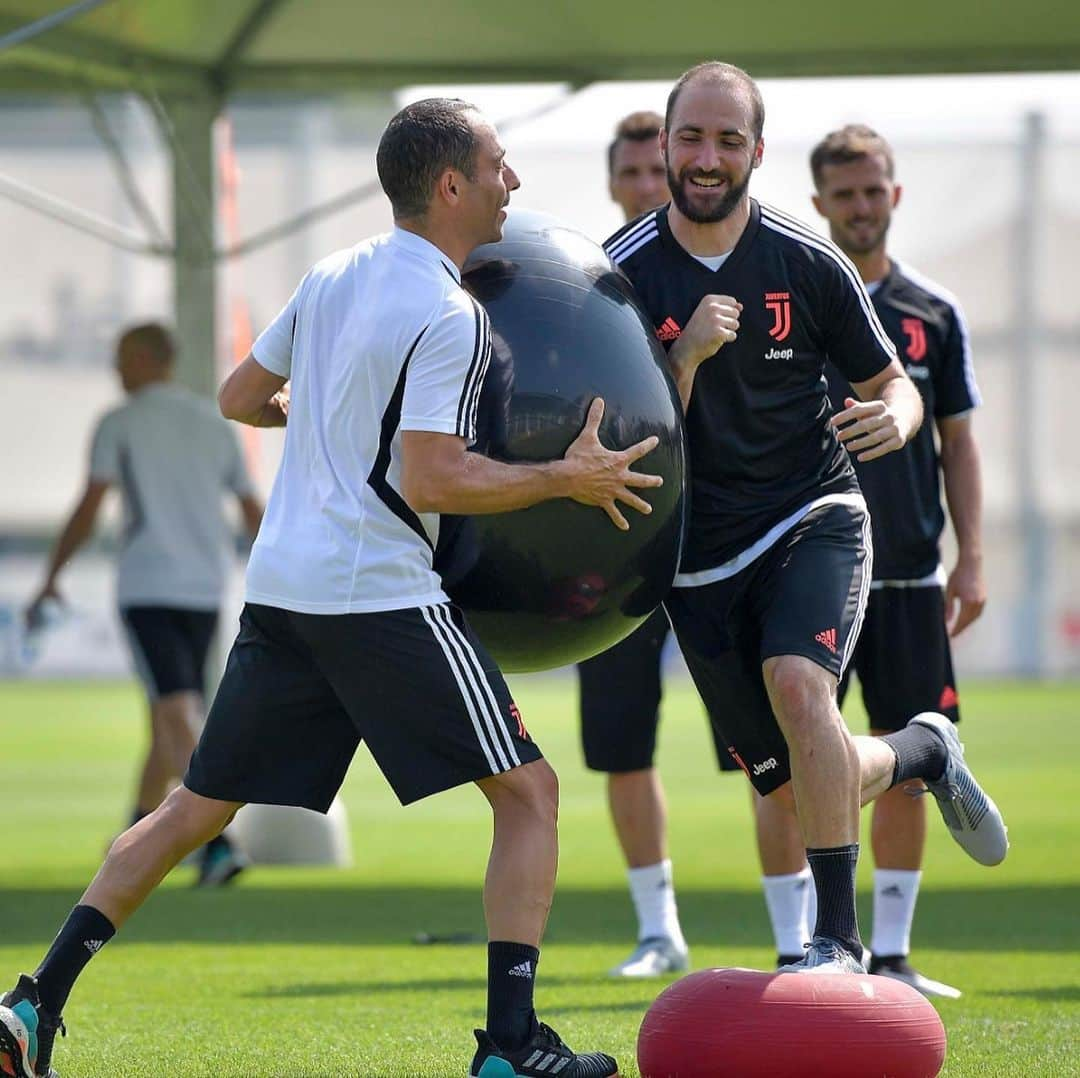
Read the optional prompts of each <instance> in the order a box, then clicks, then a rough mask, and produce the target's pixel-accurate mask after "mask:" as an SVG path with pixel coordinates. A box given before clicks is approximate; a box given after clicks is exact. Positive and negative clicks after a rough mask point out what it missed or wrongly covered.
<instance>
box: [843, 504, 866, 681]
mask: <svg viewBox="0 0 1080 1078" xmlns="http://www.w3.org/2000/svg"><path fill="white" fill-rule="evenodd" d="M862 514H863V523H862V541H863V548H864V549H865V550H866V558H865V559H864V560H863V564H862V574H863V575H862V580H860V581H859V607H858V610H857V612H856V614H855V623H854V625H852V627H851V632H850V633H848V638H847V643H846V644H845V645H844V654H843V655H842V656H841V657H840V676H841V677H843V676H844V671H845V670H847V665H848V663H849V662H850V661H851V656H852V655H854V654H855V645H856V644H857V643H858V642H859V634H860V633H861V632H862V627H863V621H864V619H865V618H866V607H867V604H868V603H869V601H870V587H871V584H872V582H873V579H874V535H873V532H872V531H871V529H870V513H869V512H868V511H867V509H866V507H865V506H863V511H862Z"/></svg>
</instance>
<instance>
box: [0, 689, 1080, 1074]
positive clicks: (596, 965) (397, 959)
mask: <svg viewBox="0 0 1080 1078" xmlns="http://www.w3.org/2000/svg"><path fill="white" fill-rule="evenodd" d="M514 690H515V695H516V696H517V698H518V702H519V703H520V705H521V708H522V711H523V713H524V715H525V718H526V721H527V722H528V724H529V727H530V729H531V730H532V732H533V734H534V736H535V737H536V738H537V740H538V741H540V743H541V744H542V745H543V746H544V748H545V750H546V752H547V755H548V756H549V758H550V759H551V760H552V762H553V763H554V764H555V766H556V768H557V770H558V771H559V772H560V775H561V778H562V822H561V832H562V865H561V870H560V883H559V889H558V892H557V894H556V898H555V907H554V910H553V912H552V916H551V923H550V930H549V936H548V942H547V945H546V947H545V951H544V961H543V965H542V967H541V978H540V982H539V985H538V1005H539V1008H540V1011H541V1014H542V1016H543V1017H544V1018H545V1019H547V1020H548V1021H549V1022H551V1023H552V1024H553V1025H555V1026H556V1028H558V1029H559V1030H560V1032H561V1033H562V1034H563V1035H564V1037H565V1038H566V1039H567V1041H568V1042H569V1043H571V1044H573V1045H575V1046H580V1047H583V1048H586V1047H587V1048H604V1049H606V1050H608V1051H611V1052H613V1053H614V1054H616V1055H617V1056H618V1057H619V1058H620V1060H621V1062H622V1065H623V1069H622V1074H623V1075H624V1076H625V1078H629V1076H632V1075H636V1074H637V1070H636V1068H635V1066H634V1040H635V1036H636V1033H637V1028H638V1025H639V1023H640V1021H641V1018H642V1015H643V1014H644V1012H645V1010H646V1008H647V1007H648V1005H649V1003H650V1002H651V1000H652V999H653V998H654V996H655V995H656V993H657V992H658V991H659V988H660V987H661V986H659V985H656V984H652V983H629V984H625V983H613V982H611V981H608V980H606V979H605V978H604V977H603V975H602V974H603V971H604V970H606V969H607V968H608V967H609V966H611V965H613V964H614V963H615V962H616V961H618V960H620V959H621V958H623V957H625V955H626V953H628V950H629V948H630V946H631V944H632V942H633V941H632V935H633V930H634V926H633V918H632V912H631V908H630V904H629V899H628V897H627V895H626V891H625V887H624V884H623V873H622V867H621V864H620V859H619V856H618V854H617V852H616V848H615V844H614V841H613V839H612V837H611V833H610V828H609V825H608V822H607V819H606V811H605V806H604V795H603V784H602V780H601V779H600V778H599V777H597V776H594V775H590V774H588V773H586V772H585V771H584V770H583V769H582V767H581V764H580V762H579V753H578V749H577V742H576V729H575V722H574V714H573V682H572V681H571V680H570V679H568V678H553V677H546V678H528V679H517V680H516V681H515V685H514ZM963 706H964V708H965V713H966V715H967V721H966V722H965V725H964V734H965V740H966V742H967V743H968V746H969V752H970V756H971V758H972V759H973V761H974V762H975V763H976V764H977V765H978V770H979V774H980V776H981V777H983V778H984V780H985V782H986V784H987V785H988V787H989V788H990V789H991V791H992V793H993V794H994V796H995V797H996V799H997V800H998V803H999V804H1000V805H1001V807H1002V810H1003V812H1004V813H1005V815H1006V818H1007V820H1008V822H1009V825H1010V834H1011V838H1012V841H1013V850H1012V853H1011V854H1010V856H1009V859H1008V861H1007V862H1006V863H1005V864H1004V865H1003V866H1001V867H1000V868H997V869H983V868H980V867H979V866H977V865H975V864H973V863H972V862H970V861H968V860H967V858H966V857H965V856H964V855H963V854H962V853H961V852H960V851H959V850H958V849H957V848H956V847H955V845H954V844H953V843H952V841H951V840H950V839H949V838H948V837H947V836H946V834H945V832H944V829H943V828H942V827H941V826H940V823H938V822H937V821H936V820H934V821H933V823H932V830H931V841H930V847H929V850H928V853H927V861H926V874H925V878H924V889H923V895H922V898H921V900H920V904H919V913H918V916H917V918H916V924H915V936H914V950H915V952H916V956H917V959H918V962H919V964H920V966H921V967H922V968H924V969H925V970H926V971H927V972H928V973H929V974H930V975H932V976H934V977H939V978H941V979H943V980H945V981H948V982H950V983H953V984H957V985H959V986H961V987H962V988H963V989H964V990H965V995H964V998H963V999H961V1000H959V1001H955V1002H952V1001H945V1002H943V1003H942V1004H941V1006H940V1012H941V1015H942V1018H943V1019H944V1021H945V1025H946V1027H947V1029H948V1030H949V1036H950V1048H949V1059H948V1062H947V1064H946V1067H945V1070H944V1071H943V1074H945V1075H947V1076H948V1078H962V1076H963V1078H996V1076H1005V1075H1008V1076H1017V1078H1020V1076H1023V1078H1029V1076H1035V1075H1039V1076H1043V1075H1045V1076H1053V1078H1062V1076H1065V1075H1077V1074H1080V1066H1078V1064H1077V1059H1078V1058H1080V1051H1078V1046H1080V927H1078V920H1080V888H1078V882H1080V857H1078V853H1077V851H1078V849H1080V813H1078V812H1077V789H1076V787H1077V764H1076V761H1077V759H1078V758H1080V724H1078V722H1077V719H1078V718H1080V687H1077V686H1042V685H1027V684H998V685H983V686H971V687H969V688H968V690H967V692H966V694H965V697H964V700H963ZM0 716H2V721H0V791H2V792H0V805H2V807H3V824H4V826H3V831H2V834H3V840H4V845H3V858H2V862H0V982H2V981H8V980H11V979H13V977H14V975H15V973H17V972H18V971H19V970H20V969H28V968H33V966H34V965H35V964H36V962H37V960H38V959H39V958H40V956H41V954H42V952H43V949H44V948H45V947H46V946H47V945H48V942H49V940H50V938H51V937H52V935H53V933H54V932H55V930H56V928H57V926H58V924H59V922H60V920H61V919H62V918H63V916H64V914H65V913H66V912H67V910H68V908H69V907H70V905H71V904H72V902H73V901H74V900H75V898H76V897H77V895H78V893H79V890H80V889H81V886H82V885H83V884H84V883H85V881H86V880H87V878H88V877H89V875H90V873H92V872H93V870H94V869H95V868H96V866H97V862H98V859H99V857H100V855H101V853H102V851H103V848H104V845H105V843H106V841H107V839H108V837H109V835H110V834H111V833H112V832H113V831H115V830H116V829H117V827H118V825H119V824H120V822H121V821H122V819H123V818H124V816H125V814H126V812H127V810H128V808H129V805H128V801H129V798H130V791H131V784H132V776H133V770H134V762H135V757H136V755H137V752H138V750H139V747H140V745H141V737H142V726H141V724H142V718H141V705H140V702H139V698H138V695H137V693H136V691H135V689H134V688H133V687H132V686H129V685H99V684H94V685H82V684H75V685H72V684H68V685H20V684H11V683H8V684H4V685H0ZM852 721H853V725H855V726H856V727H857V728H858V724H859V721H860V720H859V719H857V718H854V717H853V719H852ZM298 751H299V750H298ZM660 763H661V767H662V770H663V773H664V776H665V779H666V781H667V786H668V791H669V800H670V813H671V845H672V852H673V858H674V861H675V868H676V883H677V885H678V891H679V902H680V909H681V912H682V918H683V924H684V928H685V930H686V934H687V936H688V938H689V939H690V941H691V945H692V948H693V959H694V964H695V966H696V967H698V968H700V967H703V966H707V965H746V966H755V967H759V968H767V967H768V965H769V963H770V962H771V960H772V955H773V952H772V948H771V946H770V940H769V932H768V923H767V919H766V916H765V912H764V905H763V902H762V899H761V896H760V893H759V891H758V886H757V871H756V867H755V861H754V855H753V848H752V843H751V835H750V829H749V826H748V819H749V817H748V807H747V796H746V789H745V783H744V782H743V781H742V780H741V779H740V778H739V777H738V776H727V777H719V776H718V775H717V774H716V773H715V771H714V766H713V763H712V760H711V750H710V749H709V748H708V741H707V737H706V733H705V729H704V726H703V723H702V720H701V717H700V711H699V708H698V705H697V704H696V701H695V698H694V697H693V695H692V691H691V690H690V689H689V687H688V686H686V685H685V684H683V683H681V682H680V683H677V684H675V685H673V686H671V687H670V688H669V693H668V698H667V701H666V703H665V722H664V726H663V735H662V750H661V760H660ZM344 796H345V800H346V803H347V806H348V809H349V815H350V819H351V826H352V837H353V843H354V847H355V851H356V865H357V867H356V868H355V869H353V870H351V871H348V872H339V871H329V870H317V869H262V870H258V871H252V872H250V873H249V874H248V875H247V876H246V877H245V878H244V879H243V880H242V881H240V883H239V884H238V886H237V887H236V888H234V889H232V890H228V891H220V892H210V893H203V892H194V891H192V890H190V889H189V888H188V884H189V882H190V875H191V870H189V869H180V870H178V871H177V872H176V873H175V874H174V876H173V878H171V879H170V880H169V881H168V882H167V884H166V885H165V888H164V890H163V892H162V893H160V894H158V895H156V896H154V897H153V898H152V899H151V900H150V902H149V903H148V905H147V906H146V907H145V909H143V910H142V911H141V912H140V913H139V914H138V915H137V916H136V917H135V919H134V920H133V921H132V922H131V924H130V925H129V926H128V928H127V929H126V930H125V932H124V933H123V934H122V935H121V937H120V938H119V939H117V940H116V941H115V942H114V943H112V944H110V945H109V947H108V948H107V949H106V951H105V952H103V954H102V955H101V956H100V957H99V958H97V959H96V960H95V961H94V962H93V963H91V965H90V966H89V967H88V969H87V971H86V973H85V975H84V976H83V978H82V980H81V981H80V983H79V985H78V986H77V988H76V991H75V994H74V997H73V999H72V1000H71V1001H70V1003H69V1005H68V1009H67V1011H68V1013H67V1015H66V1017H67V1019H68V1024H69V1027H70V1029H71V1036H70V1037H69V1038H68V1039H67V1040H66V1041H65V1042H62V1043H61V1044H60V1046H59V1048H58V1051H57V1057H56V1062H57V1064H58V1065H59V1068H60V1071H61V1073H62V1074H63V1075H64V1078H89V1076H94V1078H100V1076H102V1075H124V1076H129V1075H130V1076H146V1078H151V1076H152V1078H160V1076H163V1075H169V1076H173V1075H177V1076H184V1078H188V1076H192V1078H193V1076H199V1075H206V1076H210V1075H213V1076H215V1078H219V1076H243V1078H254V1076H270V1075H275V1076H277V1075H281V1076H285V1075H288V1076H290V1078H297V1076H315V1075H373V1076H384V1075H385V1076H405V1075H410V1076H412V1075H424V1076H432V1078H443V1076H446V1075H450V1074H456V1075H460V1074H463V1073H465V1069H466V1065H467V1063H468V1060H469V1057H470V1053H471V1044H472V1037H471V1035H470V1030H471V1029H472V1027H473V1026H474V1025H477V1024H481V1023H482V1020H483V1002H484V970H485V958H484V951H483V948H482V947H481V946H479V945H465V946H435V947H420V946H416V945H414V944H413V943H411V942H410V941H411V938H412V936H413V934H414V933H416V932H418V931H429V932H453V931H475V932H481V931H482V918H481V911H480V900H479V890H480V879H481V875H482V872H483V865H484V860H485V856H486V847H487V842H488V837H489V828H490V821H489V817H488V814H487V810H486V808H485V806H484V804H483V802H482V799H481V797H480V796H479V794H477V793H476V792H475V791H473V790H471V789H465V790H458V791H454V792H452V793H450V794H447V795H444V796H442V797H439V798H435V799H432V800H430V801H429V802H426V803H423V804H420V805H417V806H414V807H413V808H410V809H408V810H402V809H400V808H399V807H398V805H397V803H396V802H395V801H394V799H393V797H392V795H390V793H389V792H388V790H387V789H386V788H385V786H384V785H383V783H382V781H381V779H380V778H379V776H378V775H377V773H376V772H375V771H374V769H373V767H372V765H371V763H370V761H369V760H368V759H367V757H366V755H364V754H363V753H362V754H361V756H360V757H359V758H358V759H357V761H356V764H355V765H354V767H353V769H352V772H351V773H350V775H349V779H348V782H347V783H346V786H345V791H344ZM933 815H934V816H935V817H936V813H934V814H933ZM862 872H863V880H864V881H865V880H866V879H867V878H868V873H869V865H867V864H866V863H864V865H863V869H862ZM863 924H864V926H865V927H868V925H869V911H868V910H866V909H865V908H864V909H863ZM4 971H6V972H4ZM867 1073H868V1075H869V1074H871V1073H874V1074H876V1073H879V1072H876V1071H871V1070H868V1071H867ZM827 1074H828V1070H827V1068H826V1069H825V1070H813V1071H811V1070H807V1071H806V1072H805V1075H804V1076H803V1078H808V1076H810V1075H827Z"/></svg>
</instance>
